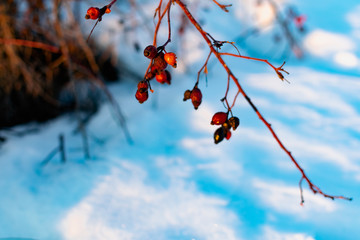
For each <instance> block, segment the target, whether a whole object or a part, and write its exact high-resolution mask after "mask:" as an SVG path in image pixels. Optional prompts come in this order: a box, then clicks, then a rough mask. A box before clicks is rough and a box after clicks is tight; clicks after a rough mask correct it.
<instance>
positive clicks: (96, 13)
mask: <svg viewBox="0 0 360 240" xmlns="http://www.w3.org/2000/svg"><path fill="white" fill-rule="evenodd" d="M99 17H100V9H99V8H97V7H91V8H89V9H88V10H87V12H86V15H85V19H92V20H96V19H98V18H99Z"/></svg>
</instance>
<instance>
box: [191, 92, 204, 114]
mask: <svg viewBox="0 0 360 240" xmlns="http://www.w3.org/2000/svg"><path fill="white" fill-rule="evenodd" d="M190 98H191V102H192V104H193V105H194V108H195V110H196V109H198V108H199V106H200V104H201V101H202V94H201V91H200V89H199V88H197V87H194V89H193V90H192V91H191V94H190Z"/></svg>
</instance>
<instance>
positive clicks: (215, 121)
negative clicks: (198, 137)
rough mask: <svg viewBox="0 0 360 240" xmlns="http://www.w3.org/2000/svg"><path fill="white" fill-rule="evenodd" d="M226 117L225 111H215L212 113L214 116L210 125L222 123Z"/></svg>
mask: <svg viewBox="0 0 360 240" xmlns="http://www.w3.org/2000/svg"><path fill="white" fill-rule="evenodd" d="M227 118H228V115H227V113H225V112H217V113H215V114H214V116H213V117H212V119H211V123H210V124H211V125H214V124H215V125H222V124H223V123H225V122H226V120H227Z"/></svg>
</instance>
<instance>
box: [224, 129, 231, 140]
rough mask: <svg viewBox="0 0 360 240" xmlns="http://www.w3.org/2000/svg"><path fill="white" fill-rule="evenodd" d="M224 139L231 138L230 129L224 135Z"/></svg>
mask: <svg viewBox="0 0 360 240" xmlns="http://www.w3.org/2000/svg"><path fill="white" fill-rule="evenodd" d="M225 138H226V140H229V139H230V138H231V132H230V130H229V131H227V132H226V136H225Z"/></svg>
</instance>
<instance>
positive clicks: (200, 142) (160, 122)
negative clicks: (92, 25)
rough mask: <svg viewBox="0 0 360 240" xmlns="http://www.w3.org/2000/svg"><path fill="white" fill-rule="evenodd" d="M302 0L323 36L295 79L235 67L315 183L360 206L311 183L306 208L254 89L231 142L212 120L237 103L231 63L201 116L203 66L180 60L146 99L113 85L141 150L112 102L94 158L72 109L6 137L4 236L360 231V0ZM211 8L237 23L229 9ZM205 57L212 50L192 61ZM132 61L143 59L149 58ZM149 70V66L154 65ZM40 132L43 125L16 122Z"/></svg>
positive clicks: (314, 31) (1, 207)
mask: <svg viewBox="0 0 360 240" xmlns="http://www.w3.org/2000/svg"><path fill="white" fill-rule="evenodd" d="M294 3H295V4H296V5H297V6H298V7H299V9H300V10H301V11H302V12H304V13H305V14H306V15H307V19H308V25H309V33H308V35H307V36H306V37H305V39H304V46H305V48H306V50H307V56H306V59H305V60H304V61H297V60H291V59H290V61H289V62H288V63H287V67H286V70H288V71H289V72H290V73H291V74H290V75H289V77H288V79H289V80H290V81H291V83H290V84H287V83H285V82H281V81H280V80H279V79H278V78H277V77H276V76H275V74H274V73H273V72H272V71H271V69H269V68H268V67H267V66H266V65H264V64H263V63H257V62H246V61H243V60H238V59H231V58H228V59H227V61H229V65H230V66H231V67H232V69H233V71H234V73H235V75H236V76H238V77H239V79H241V83H242V84H243V86H244V88H245V90H246V91H247V92H248V94H249V96H250V97H251V99H252V100H253V101H254V103H255V104H256V105H257V107H258V108H259V110H260V111H261V112H262V113H263V114H264V116H265V117H266V119H267V120H269V121H270V122H271V123H272V126H273V127H274V129H275V130H276V132H277V133H278V134H279V137H280V138H281V139H282V140H283V142H284V144H285V145H286V146H287V147H288V148H289V149H290V150H291V151H292V153H293V155H294V156H295V158H296V159H297V160H298V161H299V163H300V164H301V166H302V167H303V168H304V169H305V171H306V173H307V174H308V175H309V176H310V179H311V180H312V181H313V182H314V183H315V184H317V185H318V186H319V187H320V188H322V190H324V191H325V192H326V193H329V194H334V195H346V196H350V197H353V198H354V201H352V202H348V201H342V200H336V201H331V200H329V199H325V198H323V197H322V196H318V195H313V194H312V193H311V192H310V191H309V190H308V189H307V185H306V184H305V183H304V185H303V187H304V197H305V204H304V206H300V204H299V203H300V192H299V187H298V182H299V180H300V177H301V175H300V174H299V172H298V170H297V169H296V168H295V166H293V164H292V163H291V162H290V159H288V157H287V155H285V154H284V152H282V150H281V149H280V148H279V147H278V145H277V144H276V142H275V141H274V139H273V138H272V136H271V134H270V133H269V132H268V130H267V128H266V127H265V126H264V125H263V124H262V123H261V122H260V120H259V119H258V118H257V116H256V114H255V113H254V112H253V111H252V110H251V108H250V107H249V106H248V105H247V103H246V102H245V101H244V100H243V99H242V98H241V97H239V99H238V102H237V105H236V107H235V108H234V114H235V115H236V116H238V117H239V118H240V121H241V124H240V127H239V128H238V130H236V131H235V132H233V136H232V138H231V139H230V141H224V142H221V143H220V144H218V145H215V144H214V143H213V139H212V134H213V132H214V130H215V127H214V126H211V125H210V124H209V123H210V119H211V116H212V115H213V113H215V112H217V111H220V110H223V107H222V104H221V102H220V101H219V99H220V98H221V97H223V94H224V92H225V89H226V76H225V75H224V72H223V70H222V69H221V67H220V66H217V65H216V64H215V62H212V63H211V66H212V68H211V69H209V75H208V83H207V84H206V83H205V81H201V83H200V85H199V87H200V88H201V89H202V91H203V95H204V102H203V103H202V105H201V106H200V108H199V110H198V111H194V109H193V107H192V106H191V103H189V102H183V101H182V97H183V92H184V91H185V90H186V89H189V88H191V87H192V86H193V84H194V81H195V79H196V71H197V69H198V66H201V64H202V62H201V61H200V62H197V63H194V66H193V67H190V68H189V69H188V72H186V73H182V72H181V66H179V70H178V72H177V74H173V83H172V85H171V86H159V85H156V84H154V86H153V88H154V89H155V93H154V94H151V95H150V99H149V101H148V102H146V103H144V104H142V105H140V104H138V103H137V101H136V99H135V98H134V93H135V91H136V83H135V82H131V81H129V82H123V83H122V84H116V85H111V86H110V90H111V92H112V93H113V94H114V96H115V98H116V100H117V102H118V103H119V104H120V106H121V108H122V111H123V112H124V114H125V116H126V118H127V124H128V127H129V131H130V133H131V135H132V137H133V140H134V142H133V144H129V143H128V142H127V141H126V139H125V137H124V134H123V132H122V130H121V128H120V127H119V126H118V125H117V124H116V122H115V121H114V119H113V116H112V110H111V107H110V106H109V105H108V104H104V105H103V106H102V108H101V109H100V111H99V112H98V113H97V115H96V116H95V117H94V118H93V119H92V120H91V122H90V124H89V125H88V126H87V131H88V134H89V145H90V154H91V159H89V160H85V159H84V156H83V151H82V142H81V136H80V135H79V134H74V133H73V130H74V128H75V127H76V118H75V117H74V116H72V115H67V116H63V117H60V118H58V119H56V120H53V121H50V122H48V123H46V124H44V125H41V126H40V128H39V130H38V131H34V132H32V133H29V134H27V135H25V136H23V137H16V136H11V135H9V134H8V133H5V134H8V135H7V136H8V137H9V139H8V141H7V142H6V143H5V144H3V145H2V146H1V148H0V166H1V167H0V239H36V240H40V239H41V240H42V239H66V240H73V239H74V240H82V239H84V240H85V239H94V240H97V239H99V240H100V239H134V240H137V239H156V240H162V239H164V240H165V239H189V240H192V239H196V240H200V239H207V240H218V239H226V240H232V239H236V240H237V239H269V240H270V239H271V240H274V239H275V240H278V239H279V240H280V239H281V240H283V239H286V240H290V239H295V240H311V239H317V240H318V239H356V236H357V235H358V233H359V230H358V216H359V214H360V205H359V204H358V199H360V194H359V181H360V164H359V160H360V152H359V150H358V149H359V147H360V114H359V112H360V95H359V92H360V81H359V79H360V78H359V64H360V61H359V57H360V52H359V44H358V43H359V36H360V35H359V31H360V17H359V16H360V14H359V13H360V5H358V3H357V2H356V1H350V0H349V1H342V2H341V3H339V2H335V1H328V2H327V4H328V6H327V8H326V9H327V10H326V12H324V6H323V5H324V4H323V3H321V4H320V2H319V3H313V2H312V3H311V4H310V3H306V2H297V1H296V2H295V1H294ZM208 14H210V15H211V14H213V15H215V14H217V15H219V16H220V17H222V18H223V19H227V18H225V17H224V16H223V15H222V14H223V13H222V12H220V10H218V9H216V8H214V9H213V10H211V11H210V12H208ZM224 14H225V13H224ZM229 19H230V18H229ZM208 21H210V22H211V19H210V20H208ZM213 21H214V23H213V24H209V28H210V26H213V28H214V29H211V31H210V32H213V31H215V33H214V35H215V34H216V36H222V37H223V38H224V39H228V36H229V38H232V37H234V35H233V34H234V33H233V32H229V30H227V29H224V28H220V29H218V28H217V27H218V26H217V24H218V25H221V24H224V22H223V21H221V22H220V21H218V23H216V19H215V18H213ZM224 21H225V20H224ZM104 22H105V19H104V21H103V22H102V23H101V24H103V23H104ZM100 30H101V29H100V28H99V29H97V30H96V31H100ZM221 34H222V35H221ZM194 36H196V34H195V35H194ZM102 37H103V38H104V40H103V41H104V42H106V41H105V40H106V38H107V36H105V35H104V36H102ZM110 39H113V38H110ZM194 42H196V38H195V40H194ZM185 47H186V46H185ZM124 51H130V50H124ZM206 52H207V51H206ZM206 52H205V54H206ZM122 54H126V53H122ZM201 56H203V55H202V52H201V51H198V52H194V53H193V56H192V57H191V58H189V59H190V60H191V59H193V60H194V62H195V60H196V59H198V58H200V57H201ZM203 57H205V56H203ZM129 58H130V59H129V62H136V63H138V62H141V59H143V57H142V56H141V53H139V54H138V55H136V54H132V55H129ZM180 63H181V62H180ZM146 64H147V62H146V61H143V63H139V68H141V69H144V70H145V69H146ZM280 64H281V62H280ZM141 72H142V71H141ZM203 80H204V78H203ZM30 126H34V127H36V125H35V124H33V125H28V126H25V127H24V126H22V127H19V128H17V129H16V130H20V129H23V128H27V127H30ZM59 134H64V137H65V149H66V156H67V162H66V163H65V164H63V163H61V161H60V156H59V155H56V156H55V157H54V158H53V159H52V160H51V161H50V162H49V163H48V164H47V165H45V166H42V165H41V162H42V161H43V160H44V159H45V157H46V156H47V155H48V154H49V153H50V152H51V150H52V149H54V148H55V147H56V146H57V144H58V136H59Z"/></svg>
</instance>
